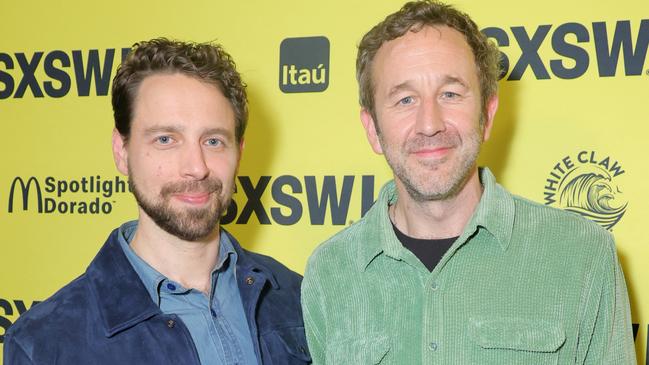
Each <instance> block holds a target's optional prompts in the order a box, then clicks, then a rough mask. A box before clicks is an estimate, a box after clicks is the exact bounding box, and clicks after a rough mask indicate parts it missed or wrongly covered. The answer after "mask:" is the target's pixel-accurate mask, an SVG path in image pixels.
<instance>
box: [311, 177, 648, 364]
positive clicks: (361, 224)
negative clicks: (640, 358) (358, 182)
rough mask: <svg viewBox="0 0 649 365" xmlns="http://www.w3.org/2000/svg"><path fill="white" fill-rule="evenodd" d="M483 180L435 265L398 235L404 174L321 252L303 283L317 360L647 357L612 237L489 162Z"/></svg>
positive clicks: (613, 360)
mask: <svg viewBox="0 0 649 365" xmlns="http://www.w3.org/2000/svg"><path fill="white" fill-rule="evenodd" d="M480 180H481V183H482V185H483V187H484V191H483V194H482V197H481V200H480V203H479V205H478V207H477V208H476V210H475V212H474V214H473V216H472V217H471V219H470V221H469V223H468V224H467V225H466V227H465V229H464V231H463V232H462V234H461V235H460V237H459V238H458V239H457V241H456V242H455V243H454V244H453V245H452V246H451V248H450V249H449V250H448V252H447V253H446V254H445V255H444V257H443V258H442V260H441V261H440V263H439V264H438V265H437V267H436V268H435V269H434V270H433V271H432V272H429V271H428V270H427V269H426V267H425V266H424V265H423V264H422V263H421V262H420V261H419V260H418V259H417V257H415V256H414V255H413V254H412V253H411V252H410V251H409V250H407V249H406V248H404V247H403V246H402V245H401V243H400V242H399V241H398V239H397V237H396V236H395V234H394V231H393V229H392V226H391V224H390V219H389V216H388V206H389V205H391V204H394V202H395V201H396V199H397V193H396V190H395V185H394V182H390V183H388V184H386V185H385V186H384V187H383V188H382V190H381V193H380V194H379V198H378V200H377V202H376V203H375V204H374V206H373V207H372V208H371V209H370V210H369V211H368V212H367V214H366V215H365V217H363V218H362V219H361V220H359V221H358V222H356V223H354V224H353V225H351V226H349V227H347V228H346V229H345V230H343V231H341V232H340V233H338V234H336V235H335V236H333V237H332V238H330V239H329V240H327V241H326V242H324V243H323V244H322V245H320V246H319V247H318V248H317V249H316V250H315V251H314V253H313V255H312V256H311V257H310V258H309V261H308V264H307V268H306V272H305V277H304V281H303V284H302V307H303V311H304V320H305V327H306V334H307V339H308V343H309V349H310V351H311V355H312V357H313V361H314V364H316V365H317V364H333V365H343V364H355V365H356V364H399V365H409V364H445V365H447V364H448V365H450V364H498V365H501V364H525V365H530V364H635V363H636V359H635V352H634V345H633V335H632V329H631V315H630V310H629V300H628V295H627V290H626V284H625V282H624V276H623V274H622V270H621V269H620V265H619V262H618V258H617V255H616V251H615V244H614V241H613V238H612V236H611V234H610V233H609V232H607V231H606V230H604V229H602V228H600V227H599V226H597V225H596V224H594V223H592V222H590V221H588V220H586V219H585V218H582V217H580V216H579V215H577V214H574V213H569V212H565V211H562V210H559V209H554V208H550V207H546V206H543V205H540V204H537V203H534V202H531V201H529V200H526V199H524V198H521V197H518V196H514V195H512V194H510V193H509V192H507V191H506V190H505V189H504V188H503V187H502V186H500V185H498V184H497V183H496V181H495V178H494V177H493V175H492V174H491V172H489V170H488V169H486V168H485V169H481V170H480Z"/></svg>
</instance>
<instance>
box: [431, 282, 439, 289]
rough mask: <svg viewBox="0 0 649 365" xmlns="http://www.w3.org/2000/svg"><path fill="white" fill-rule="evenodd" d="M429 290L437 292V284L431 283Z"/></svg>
mask: <svg viewBox="0 0 649 365" xmlns="http://www.w3.org/2000/svg"><path fill="white" fill-rule="evenodd" d="M430 288H431V289H433V290H437V289H438V288H439V285H438V284H437V282H436V281H433V283H432V284H430Z"/></svg>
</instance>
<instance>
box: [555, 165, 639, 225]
mask: <svg viewBox="0 0 649 365" xmlns="http://www.w3.org/2000/svg"><path fill="white" fill-rule="evenodd" d="M559 203H560V204H561V205H562V206H563V207H564V208H565V209H566V210H568V211H571V212H575V213H579V214H581V215H582V216H584V217H586V218H589V219H591V220H592V221H594V222H596V223H598V224H599V225H601V226H602V227H604V228H606V229H609V230H610V229H611V228H612V227H613V226H614V225H615V224H617V222H619V221H620V219H621V218H622V216H623V215H624V213H625V212H626V207H627V204H628V203H625V204H623V205H622V206H615V193H614V191H613V188H612V187H611V178H610V177H608V176H604V175H601V174H596V173H592V172H590V173H584V174H581V175H578V176H576V177H575V178H573V179H572V180H570V182H568V183H567V184H566V185H565V187H564V188H563V191H562V192H561V196H560V197H559Z"/></svg>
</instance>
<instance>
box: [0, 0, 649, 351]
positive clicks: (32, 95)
mask: <svg viewBox="0 0 649 365" xmlns="http://www.w3.org/2000/svg"><path fill="white" fill-rule="evenodd" d="M400 5H401V2H400V1H380V2H377V1H372V0H361V1H355V2H350V1H342V0H331V1H326V2H324V1H318V2H315V1H314V2H304V1H288V0H287V1H281V2H275V1H242V2H234V1H228V2H225V1H222V2H219V1H191V2H184V3H183V2H179V1H155V2H153V1H150V2H132V1H124V0H118V1H112V2H107V3H97V4H94V3H92V4H91V3H88V2H82V1H66V2H42V3H41V4H35V3H34V2H16V1H13V2H10V3H8V4H5V5H4V6H3V7H2V8H3V9H2V15H1V16H0V18H1V19H2V20H1V21H0V34H2V37H0V39H1V40H0V123H1V124H2V127H4V128H6V129H5V130H6V131H8V134H5V137H6V138H3V142H2V143H0V155H2V169H0V231H1V232H2V238H1V239H0V278H1V280H2V284H1V285H0V336H2V335H4V333H5V331H6V329H7V328H8V327H9V326H10V325H11V323H13V322H15V320H16V319H17V318H18V317H19V315H20V313H23V312H24V311H25V310H26V309H28V308H29V307H31V305H32V304H33V302H34V301H40V300H43V299H45V298H47V297H48V296H50V295H51V294H52V293H54V292H55V291H56V290H57V289H58V288H60V287H61V286H63V285H64V284H65V283H67V282H69V281H70V280H72V279H73V278H75V277H76V276H78V275H79V274H80V273H82V272H83V270H84V269H85V267H86V265H87V264H88V263H89V262H90V260H91V259H92V258H93V256H94V255H95V253H96V252H97V250H98V248H99V247H100V245H101V244H102V243H103V242H104V240H105V238H106V237H107V235H108V233H109V232H110V231H111V230H112V229H113V228H114V227H117V226H118V225H120V224H121V223H122V222H124V221H126V220H130V219H134V218H136V206H135V203H134V200H133V199H132V197H131V195H130V194H129V193H128V191H126V192H125V190H126V189H125V183H124V182H125V181H126V180H125V178H124V177H122V176H119V174H118V173H117V171H116V170H115V168H114V165H113V161H112V156H111V152H110V136H111V130H112V123H113V120H112V110H111V107H110V98H109V96H107V94H108V93H109V91H110V89H109V83H110V80H111V78H112V75H113V74H114V70H115V68H116V67H117V65H118V63H119V61H120V60H121V57H122V55H123V52H124V49H128V48H129V47H130V46H131V45H132V44H133V43H134V42H136V41H138V40H144V39H149V38H153V37H159V36H166V37H170V38H177V39H182V40H194V41H212V40H216V41H218V42H220V43H222V44H223V45H224V47H225V48H226V49H227V50H228V51H229V52H230V53H231V54H232V55H233V57H234V59H235V60H236V61H237V64H238V67H239V70H240V71H241V73H242V74H243V76H244V78H245V80H246V82H247V83H248V85H249V88H248V91H249V98H250V107H251V112H250V123H249V129H248V131H247V135H246V149H245V152H244V156H243V160H242V165H241V168H240V175H241V176H240V177H239V179H238V181H237V184H238V188H239V189H238V193H237V194H235V197H234V199H235V202H236V207H237V209H236V212H235V211H234V210H233V211H232V212H231V214H232V215H231V216H229V217H228V221H230V223H229V224H227V225H226V227H227V228H228V229H229V230H230V231H231V232H233V233H234V235H235V236H236V237H238V238H239V240H240V241H241V242H242V243H243V245H244V246H246V247H248V248H250V249H252V250H255V251H259V252H262V253H266V254H270V255H272V256H274V257H276V258H278V259H279V260H280V261H282V262H284V263H286V264H287V265H288V266H289V267H291V268H292V269H294V270H296V271H298V272H303V269H304V264H305V262H306V258H307V257H308V255H309V254H310V252H311V251H312V250H313V248H314V247H315V246H316V245H317V244H318V243H319V242H321V241H323V240H324V239H325V238H327V237H328V236H330V235H332V234H333V233H335V232H337V231H338V230H340V229H341V228H343V227H344V226H345V225H347V224H349V223H350V222H352V221H354V220H357V219H359V218H360V217H361V214H362V211H363V210H364V209H366V208H367V206H368V204H369V203H371V201H372V199H373V198H374V197H375V196H376V194H377V193H378V190H379V188H380V186H381V185H382V184H383V183H384V182H385V181H387V179H389V178H390V176H391V175H390V172H389V170H388V169H387V167H386V164H385V162H384V160H383V158H382V157H381V156H376V155H374V154H373V153H372V152H371V149H370V148H369V145H368V144H367V142H366V140H365V136H364V132H363V129H362V127H361V124H360V122H359V118H358V113H359V108H358V103H357V87H356V83H355V78H354V60H355V55H356V45H357V43H358V41H359V40H360V37H361V36H362V35H363V34H364V32H366V31H367V30H368V29H369V28H370V27H371V26H372V25H374V24H375V23H377V22H378V21H379V20H381V19H382V18H383V17H384V16H385V15H386V14H388V13H390V12H392V11H394V10H396V9H397V8H398V7H399V6H400ZM456 5H457V6H459V7H460V8H461V9H463V10H465V11H466V12H468V13H469V14H472V15H473V17H474V18H475V20H476V21H477V22H478V23H479V25H480V26H481V28H482V29H483V30H484V31H485V33H487V34H488V35H489V36H491V37H493V38H494V39H496V40H497V41H498V43H499V45H500V46H501V50H502V52H503V53H504V54H505V56H506V59H507V62H506V66H507V67H506V74H505V76H504V78H503V80H502V81H501V82H500V88H501V90H500V96H501V100H500V110H499V112H498V115H497V117H496V122H495V127H494V131H493V134H492V138H491V140H490V141H489V142H488V143H487V145H486V146H485V147H484V150H483V153H482V157H481V160H480V162H481V164H483V165H488V166H490V167H491V168H492V170H493V171H494V173H495V174H496V176H497V178H498V179H499V181H500V182H501V183H502V184H503V185H505V186H506V187H507V188H509V189H510V190H511V191H513V192H515V193H517V194H519V195H523V196H525V197H528V198H530V199H533V200H536V201H538V202H543V203H547V204H550V205H553V206H557V207H560V208H564V209H571V210H574V211H577V212H579V213H580V214H584V215H589V216H590V217H591V219H594V220H596V221H598V222H600V224H602V225H605V226H606V227H608V228H609V229H611V230H612V232H613V234H614V235H615V237H616V240H617V244H618V250H619V253H620V258H621V261H622V265H623V268H624V271H625V273H626V278H627V283H628V287H629V293H630V296H631V305H632V311H633V321H634V323H636V324H638V327H637V328H638V332H637V333H638V335H637V339H636V345H637V346H636V348H637V351H638V362H639V363H645V358H646V356H645V352H646V347H647V328H648V323H649V317H648V316H649V313H648V312H647V310H645V308H646V307H647V305H649V289H648V288H646V287H643V286H642V283H643V282H646V280H647V279H649V268H648V267H647V266H646V261H647V258H648V255H647V252H648V250H649V238H647V237H648V236H647V234H646V233H644V234H643V233H642V230H641V227H642V225H643V224H644V223H643V222H644V219H646V212H647V211H649V196H648V190H647V189H646V188H642V186H646V185H645V184H647V181H649V172H648V170H647V169H646V163H644V162H642V161H644V160H645V159H646V157H644V158H643V157H642V156H646V152H643V147H642V146H645V145H646V142H643V141H644V138H646V136H647V135H648V132H649V123H648V122H649V120H648V119H647V112H646V110H647V103H648V102H649V60H648V58H647V46H648V44H649V19H648V18H649V3H647V2H646V1H645V0H628V1H625V2H622V3H614V4H613V3H611V2H605V1H599V2H596V3H593V2H591V1H570V2H568V1H558V0H549V1H542V2H536V3H529V4H528V3H525V4H524V5H523V4H522V3H521V2H520V1H512V0H496V1H490V2H484V1H468V0H460V1H457V2H456ZM618 5H619V6H618ZM294 38H305V39H297V40H296V39H294ZM327 48H328V50H327ZM327 52H328V53H327ZM590 173H597V174H599V175H602V176H604V178H603V179H602V178H600V179H595V180H593V179H590V178H591V177H592V176H594V175H592V174H590ZM589 174H590V175H589ZM32 177H33V179H30V178H32ZM30 181H31V185H30ZM589 189H590V190H589ZM593 194H594V195H593ZM593 197H595V198H596V199H593ZM39 203H40V209H39ZM643 217H645V218H644V219H643ZM643 263H645V264H643ZM0 348H1V345H0ZM0 363H1V362H0Z"/></svg>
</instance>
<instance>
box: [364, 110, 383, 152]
mask: <svg viewBox="0 0 649 365" xmlns="http://www.w3.org/2000/svg"><path fill="white" fill-rule="evenodd" d="M361 123H363V128H365V135H366V136H367V140H368V142H370V146H372V150H374V152H376V153H377V154H379V155H381V154H383V148H382V147H381V142H380V141H379V135H378V133H377V131H376V124H375V121H374V118H373V117H372V113H370V111H369V110H367V109H366V108H362V109H361Z"/></svg>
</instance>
